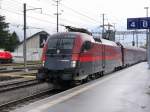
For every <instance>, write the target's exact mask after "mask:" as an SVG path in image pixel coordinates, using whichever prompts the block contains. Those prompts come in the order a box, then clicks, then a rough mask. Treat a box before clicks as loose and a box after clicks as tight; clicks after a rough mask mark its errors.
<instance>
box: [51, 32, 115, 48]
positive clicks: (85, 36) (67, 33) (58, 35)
mask: <svg viewBox="0 0 150 112" xmlns="http://www.w3.org/2000/svg"><path fill="white" fill-rule="evenodd" d="M62 35H66V36H65V38H75V36H74V35H81V36H83V38H84V39H88V40H90V41H91V42H96V43H101V44H104V45H110V46H117V44H116V43H115V42H113V41H109V40H106V39H100V41H101V42H97V41H95V40H94V37H93V36H91V35H88V34H86V33H81V32H60V33H55V34H53V35H51V36H50V38H61V36H62ZM67 35H69V36H67Z"/></svg>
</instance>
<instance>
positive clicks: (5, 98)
mask: <svg viewBox="0 0 150 112" xmlns="http://www.w3.org/2000/svg"><path fill="white" fill-rule="evenodd" d="M51 90H53V85H52V84H49V83H46V82H45V83H39V82H38V81H37V80H26V81H22V82H21V81H19V82H11V83H3V84H0V108H2V107H4V106H7V105H8V104H12V103H14V102H17V101H20V100H24V99H26V98H30V97H33V96H35V95H39V94H43V93H46V92H48V91H51Z"/></svg>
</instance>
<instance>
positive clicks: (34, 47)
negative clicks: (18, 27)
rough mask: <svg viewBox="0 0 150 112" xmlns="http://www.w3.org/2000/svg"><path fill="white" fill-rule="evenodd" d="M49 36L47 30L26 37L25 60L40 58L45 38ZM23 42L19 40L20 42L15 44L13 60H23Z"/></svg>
mask: <svg viewBox="0 0 150 112" xmlns="http://www.w3.org/2000/svg"><path fill="white" fill-rule="evenodd" d="M49 36H50V35H49V34H48V33H47V32H45V31H41V32H38V33H36V34H34V35H32V36H31V37H29V38H27V40H26V50H27V52H26V53H27V61H38V60H40V59H41V56H42V48H43V46H44V43H45V41H46V39H47V38H48V37H49ZM23 42H24V41H22V42H20V44H19V45H18V46H17V48H16V49H15V51H14V53H13V56H14V61H15V62H22V61H23V60H24V58H23Z"/></svg>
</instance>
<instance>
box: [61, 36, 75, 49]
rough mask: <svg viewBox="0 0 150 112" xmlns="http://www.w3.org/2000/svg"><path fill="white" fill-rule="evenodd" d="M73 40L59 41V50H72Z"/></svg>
mask: <svg viewBox="0 0 150 112" xmlns="http://www.w3.org/2000/svg"><path fill="white" fill-rule="evenodd" d="M73 41H74V39H65V38H64V39H61V40H60V46H59V48H60V49H72V48H73Z"/></svg>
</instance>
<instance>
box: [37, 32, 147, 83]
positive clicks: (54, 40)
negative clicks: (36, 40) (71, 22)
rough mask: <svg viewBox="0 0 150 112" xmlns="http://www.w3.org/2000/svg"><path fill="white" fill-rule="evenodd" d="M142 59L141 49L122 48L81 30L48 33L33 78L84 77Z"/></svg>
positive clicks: (142, 51)
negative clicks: (41, 64)
mask: <svg viewBox="0 0 150 112" xmlns="http://www.w3.org/2000/svg"><path fill="white" fill-rule="evenodd" d="M145 59H146V52H145V50H144V49H137V48H136V49H134V48H126V47H123V46H122V45H121V44H118V43H115V42H113V41H109V40H105V39H99V42H98V41H95V40H94V38H93V36H91V35H89V34H86V33H81V32H63V33H56V34H54V35H52V36H51V37H50V38H49V39H48V40H47V42H46V44H45V47H44V48H43V55H42V61H43V67H42V68H40V69H39V70H38V74H37V79H39V80H45V79H49V80H51V81H59V80H61V81H86V80H88V79H90V78H93V77H99V76H101V75H102V74H105V73H109V72H112V71H114V70H117V69H120V68H122V67H125V66H128V65H132V64H135V63H138V62H141V61H144V60H145Z"/></svg>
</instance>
